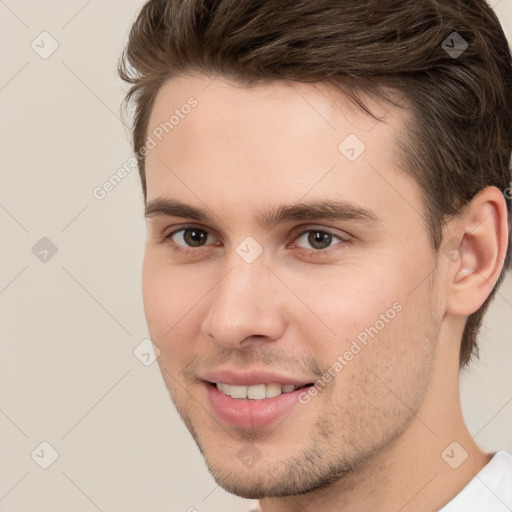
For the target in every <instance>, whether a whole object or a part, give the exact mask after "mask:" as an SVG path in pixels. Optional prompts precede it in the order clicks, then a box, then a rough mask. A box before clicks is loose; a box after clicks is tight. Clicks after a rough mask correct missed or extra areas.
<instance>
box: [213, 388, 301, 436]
mask: <svg viewBox="0 0 512 512" xmlns="http://www.w3.org/2000/svg"><path fill="white" fill-rule="evenodd" d="M205 386H206V392H207V394H208V400H209V402H210V405H211V406H212V408H213V410H214V411H215V413H216V414H217V416H218V417H219V418H220V419H221V420H222V421H223V422H225V423H228V424H229V425H232V426H234V427H242V428H251V429H252V428H262V427H266V426H268V425H271V424H272V423H274V422H276V421H278V420H280V419H283V418H285V417H286V416H287V415H288V414H290V413H291V412H292V410H293V408H294V407H295V406H296V405H297V403H298V402H299V400H298V398H299V395H300V394H301V393H303V392H304V388H300V389H296V390H295V391H291V392H290V393H281V394H280V395H279V396H275V397H273V398H264V399H263V400H250V399H239V398H232V397H230V396H228V395H225V394H224V393H221V392H220V391H219V390H218V389H217V387H216V386H212V385H211V384H205Z"/></svg>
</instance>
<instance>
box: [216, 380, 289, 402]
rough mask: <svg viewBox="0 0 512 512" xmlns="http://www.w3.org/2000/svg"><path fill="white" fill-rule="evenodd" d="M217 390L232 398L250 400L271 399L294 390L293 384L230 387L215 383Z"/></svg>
mask: <svg viewBox="0 0 512 512" xmlns="http://www.w3.org/2000/svg"><path fill="white" fill-rule="evenodd" d="M217 389H218V390H219V391H220V392H221V393H224V394H225V395H228V396H230V397H232V398H242V399H243V398H248V399H250V400H263V399H264V398H273V397H275V396H279V395H280V394H281V393H290V392H291V391H294V390H295V389H296V388H295V386H294V385H293V384H283V385H281V384H256V385H255V386H231V385H230V384H223V383H222V382H219V383H217Z"/></svg>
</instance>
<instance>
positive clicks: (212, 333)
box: [201, 254, 287, 349]
mask: <svg viewBox="0 0 512 512" xmlns="http://www.w3.org/2000/svg"><path fill="white" fill-rule="evenodd" d="M237 260H238V261H237ZM230 263H232V264H231V266H230V267H228V268H229V271H228V272H227V273H226V274H225V275H224V277H223V278H222V279H221V281H220V282H219V283H218V284H217V285H216V286H215V287H214V289H213V290H212V291H211V292H210V293H209V294H208V297H209V300H210V303H209V309H208V311H207V314H206V316H205V318H204V320H203V323H202V326H201V328H202V332H203V334H205V335H206V336H208V337H209V338H211V339H213V340H215V342H216V343H217V344H219V345H220V346H222V347H224V348H228V349H241V348H246V347H248V346H254V345H256V344H261V343H266V342H269V341H274V340H277V339H279V338H281V337H282V335H283V333H284V331H285V329H286V325H287V319H286V307H285V303H284V297H283V294H282V290H279V284H280V283H279V281H277V280H276V279H275V277H274V276H273V274H272V272H271V271H270V270H269V269H268V268H267V267H266V265H265V262H264V260H263V258H260V259H258V260H256V261H255V262H253V263H246V262H245V261H243V260H242V259H241V258H239V257H238V255H236V254H235V255H234V257H233V258H232V259H231V261H230Z"/></svg>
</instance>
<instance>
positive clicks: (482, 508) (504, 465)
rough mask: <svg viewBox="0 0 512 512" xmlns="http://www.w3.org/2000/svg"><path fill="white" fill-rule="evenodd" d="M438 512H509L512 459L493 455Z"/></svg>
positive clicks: (511, 506) (254, 511)
mask: <svg viewBox="0 0 512 512" xmlns="http://www.w3.org/2000/svg"><path fill="white" fill-rule="evenodd" d="M251 512H259V509H258V508H256V509H251ZM439 512H512V455H510V453H507V452H506V451H504V450H500V451H498V452H496V453H495V454H494V456H493V458H492V459H491V460H490V461H489V463H488V464H487V465H486V466H485V467H484V468H483V469H482V470H481V471H479V472H478V473H477V474H476V475H475V477H474V478H473V480H471V482H469V484H468V485H466V487H464V489H462V491H461V492H459V494H457V496H455V498H453V499H452V500H451V501H449V502H448V503H447V504H446V505H445V506H444V507H443V508H441V509H440V510H439Z"/></svg>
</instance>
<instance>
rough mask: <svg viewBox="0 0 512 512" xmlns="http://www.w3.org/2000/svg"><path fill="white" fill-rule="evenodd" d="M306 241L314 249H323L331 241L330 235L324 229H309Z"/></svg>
mask: <svg viewBox="0 0 512 512" xmlns="http://www.w3.org/2000/svg"><path fill="white" fill-rule="evenodd" d="M308 242H309V243H310V245H311V247H313V248H314V249H325V248H326V247H329V245H330V244H331V242H332V235H331V234H330V233H326V232H325V231H310V232H309V235H308Z"/></svg>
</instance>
